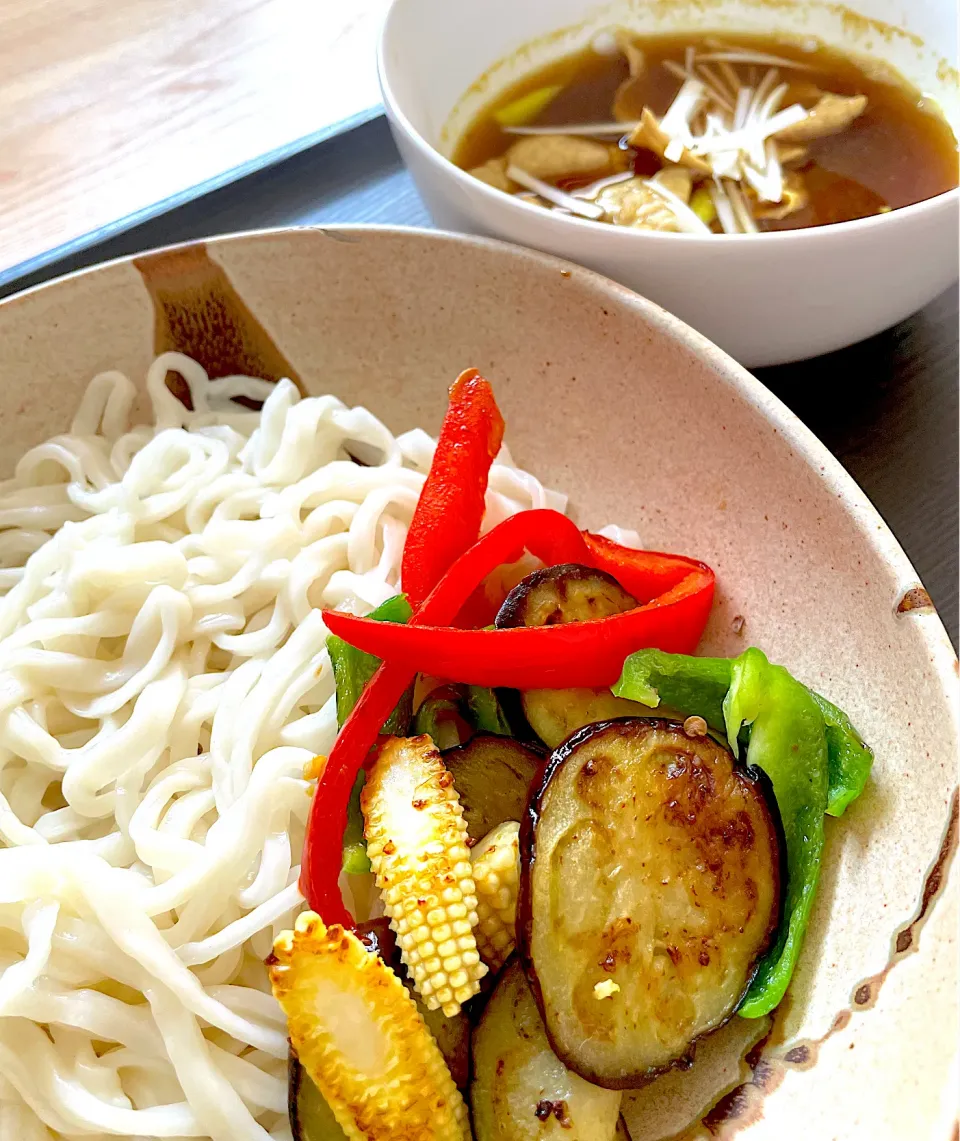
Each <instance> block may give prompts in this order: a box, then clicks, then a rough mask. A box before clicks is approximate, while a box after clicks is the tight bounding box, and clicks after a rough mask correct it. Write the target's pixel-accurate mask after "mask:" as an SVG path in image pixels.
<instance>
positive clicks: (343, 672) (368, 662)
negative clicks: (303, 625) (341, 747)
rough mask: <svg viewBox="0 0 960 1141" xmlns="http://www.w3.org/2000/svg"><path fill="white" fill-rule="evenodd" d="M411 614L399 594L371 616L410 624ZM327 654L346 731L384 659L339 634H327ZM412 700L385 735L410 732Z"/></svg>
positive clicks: (391, 720) (400, 707) (392, 720)
mask: <svg viewBox="0 0 960 1141" xmlns="http://www.w3.org/2000/svg"><path fill="white" fill-rule="evenodd" d="M411 614H413V611H412V610H411V609H410V603H409V602H407V599H406V596H405V595H402V594H398V595H397V596H396V597H395V598H388V599H387V601H386V602H382V603H381V604H380V605H379V606H378V607H377V608H376V610H373V611H371V613H370V617H371V618H376V619H377V620H378V621H380V622H400V623H406V622H409V621H410V616H411ZM327 652H328V653H329V654H330V662H331V664H332V666H333V680H334V681H335V682H336V686H337V727H338V728H340V729H342V728H343V723H344V721H346V719H347V718H348V717H349V716H350V714H351V713H352V712H353V707H354V706H355V705H356V704H357V702H358V701H359V700H360V694H361V693H363V688H364V686H365V685H366V684H367V682H368V681H369V680H370V679H371V678H372V677H373V675H374V674H375V673H376V672H377V670H378V669H379V667H380V659H379V658H377V657H374V655H373V654H365V653H364V652H363V650H358V649H355V648H354V647H353V646H350V645H348V644H347V643H346V642H345V641H344V640H343V639H342V638H338V637H337V636H336V635H335V634H328V635H327ZM410 700H412V697H411V698H410V699H407V695H404V698H401V700H400V702H399V704H398V705H397V708H396V709H395V710H394V711H393V713H391V714H390V717H389V719H388V720H387V723H386V724H385V725H384V727H383V728H384V732H386V733H395V734H399V733H401V732H406V728H407V724H408V722H409V720H410V715H411V711H410Z"/></svg>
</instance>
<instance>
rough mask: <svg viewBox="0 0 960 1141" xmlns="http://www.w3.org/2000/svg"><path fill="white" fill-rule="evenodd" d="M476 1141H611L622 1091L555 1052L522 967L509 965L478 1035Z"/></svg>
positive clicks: (474, 1090)
mask: <svg viewBox="0 0 960 1141" xmlns="http://www.w3.org/2000/svg"><path fill="white" fill-rule="evenodd" d="M473 1060H474V1070H473V1082H472V1084H471V1086H470V1104H471V1107H472V1109H473V1128H474V1132H475V1134H476V1139H477V1141H549V1139H551V1138H552V1139H554V1141H560V1139H561V1138H562V1139H563V1141H614V1139H615V1138H616V1137H617V1136H618V1132H617V1128H618V1125H617V1123H618V1121H619V1118H620V1098H621V1094H620V1093H619V1092H618V1091H616V1090H607V1089H600V1088H599V1087H598V1086H594V1085H591V1084H590V1083H589V1082H585V1081H584V1080H583V1079H582V1078H580V1077H578V1076H577V1075H576V1074H574V1073H571V1072H570V1071H569V1070H568V1069H567V1068H566V1066H564V1064H563V1063H562V1062H561V1061H560V1060H559V1058H557V1056H556V1055H555V1054H554V1053H553V1051H552V1050H551V1049H550V1043H549V1041H548V1040H547V1035H546V1032H545V1031H544V1029H543V1023H542V1022H541V1020H540V1012H539V1011H538V1010H537V1004H536V1001H535V1000H534V997H533V995H532V994H531V993H530V988H529V986H528V984H527V980H526V978H525V977H524V973H523V969H522V967H521V966H520V964H519V963H518V962H517V960H516V959H515V958H514V959H512V960H511V961H510V962H509V963H508V964H507V966H506V967H505V968H504V971H503V974H502V975H501V976H500V981H499V982H498V983H497V989H496V990H495V991H494V992H493V994H492V996H491V997H490V1000H489V1002H488V1003H487V1005H486V1008H485V1010H484V1012H483V1016H482V1017H481V1019H480V1023H479V1025H478V1026H477V1028H476V1030H474V1032H473Z"/></svg>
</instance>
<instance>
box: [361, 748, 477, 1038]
mask: <svg viewBox="0 0 960 1141" xmlns="http://www.w3.org/2000/svg"><path fill="white" fill-rule="evenodd" d="M360 806H361V809H362V811H363V818H364V833H365V836H366V840H367V855H368V857H369V858H370V863H371V865H372V867H373V870H374V873H375V875H376V880H377V887H379V889H380V892H381V894H382V896H383V905H384V909H385V911H386V913H387V915H388V916H389V917H390V922H391V926H392V927H393V929H394V931H395V932H396V933H397V942H398V944H399V945H400V952H401V955H402V957H403V961H404V963H405V964H406V967H407V970H408V971H409V972H410V975H411V977H412V979H413V983H414V986H415V987H416V989H417V991H418V992H419V994H420V996H421V997H422V999H423V1001H424V1003H425V1005H426V1006H427V1007H428V1008H429V1009H430V1010H436V1009H438V1008H439V1009H440V1010H442V1011H443V1013H444V1014H446V1015H447V1016H448V1017H452V1016H453V1015H454V1014H456V1013H457V1011H459V1009H460V1006H461V1004H462V1003H464V1002H466V1001H467V999H469V998H470V997H471V996H472V995H474V994H476V993H477V991H478V990H479V989H480V979H482V978H483V976H484V975H485V974H486V973H487V968H486V967H485V966H484V964H483V963H482V962H481V961H480V955H479V953H478V951H477V942H476V939H475V937H474V933H473V928H474V927H475V926H476V924H477V895H476V890H475V887H474V882H473V873H472V868H471V864H470V853H469V850H468V848H467V844H466V840H467V826H466V824H465V823H464V820H463V812H462V810H461V808H460V801H459V798H458V797H457V791H456V789H455V788H454V787H453V778H452V777H451V776H450V774H449V773H448V772H447V771H446V769H445V768H444V767H443V762H442V761H441V759H440V754H439V752H438V751H437V748H436V746H435V745H434V743H433V741H432V740H431V739H430V738H429V737H427V736H422V737H410V738H398V737H393V738H391V739H390V740H388V741H387V743H386V744H385V745H384V746H383V748H382V749H381V750H380V755H379V756H378V758H377V760H376V762H375V764H374V766H373V768H372V769H371V771H370V773H369V775H368V777H367V781H366V784H365V785H364V788H363V793H362V795H361V798H360Z"/></svg>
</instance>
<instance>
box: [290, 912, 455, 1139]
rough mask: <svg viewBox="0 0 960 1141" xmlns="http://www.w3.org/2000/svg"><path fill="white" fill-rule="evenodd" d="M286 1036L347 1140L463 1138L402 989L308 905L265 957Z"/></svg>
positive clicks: (439, 1063) (446, 1082)
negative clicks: (287, 1035)
mask: <svg viewBox="0 0 960 1141" xmlns="http://www.w3.org/2000/svg"><path fill="white" fill-rule="evenodd" d="M268 964H269V968H270V981H271V983H272V985H273V993H274V995H275V996H276V998H277V1001H278V1002H279V1003H280V1005H281V1007H282V1008H283V1011H284V1013H285V1014H286V1016H287V1020H288V1025H289V1031H290V1040H291V1042H292V1043H293V1047H294V1049H295V1050H296V1052H297V1054H298V1056H299V1058H300V1062H301V1064H302V1065H303V1066H304V1067H305V1069H306V1070H307V1072H308V1073H309V1074H310V1076H311V1078H313V1080H314V1082H315V1083H316V1085H317V1088H318V1089H319V1090H320V1092H321V1093H322V1094H323V1096H324V1098H325V1099H326V1101H327V1104H328V1105H329V1106H330V1108H331V1109H332V1110H333V1114H334V1116H335V1117H336V1119H337V1122H338V1124H339V1125H340V1127H341V1128H342V1129H343V1131H344V1132H345V1133H346V1135H347V1137H348V1138H349V1139H350V1141H372V1139H373V1138H376V1141H467V1139H468V1138H469V1136H470V1134H469V1128H468V1125H467V1110H466V1106H465V1105H464V1102H463V1099H462V1097H461V1096H460V1093H459V1091H458V1090H457V1088H456V1086H455V1085H454V1084H453V1079H452V1078H451V1076H450V1071H449V1070H448V1069H447V1065H446V1063H445V1062H444V1060H443V1056H442V1055H441V1053H440V1050H439V1048H438V1047H437V1044H436V1042H435V1041H434V1039H433V1036H432V1035H431V1034H430V1031H429V1030H428V1029H427V1028H426V1026H425V1025H424V1022H423V1019H422V1018H421V1017H420V1015H419V1013H418V1012H417V1008H416V1005H415V1003H414V1001H413V999H412V998H411V996H410V993H409V991H408V990H407V989H406V987H405V986H404V985H403V983H402V982H401V981H400V979H399V978H398V977H397V976H396V975H395V974H394V973H393V971H392V970H391V969H390V968H389V967H388V966H386V964H385V963H384V962H383V961H382V960H381V959H380V958H379V957H378V956H377V955H376V954H373V953H371V952H370V951H368V950H366V948H365V947H364V946H363V944H362V943H361V942H360V940H359V939H358V938H357V937H356V936H355V935H354V934H353V933H352V932H350V931H344V929H343V928H342V927H339V926H333V927H331V928H329V930H328V929H327V928H326V927H325V926H324V925H323V922H322V921H321V919H320V917H319V916H318V915H316V914H315V913H314V912H312V911H305V912H303V914H301V915H300V916H299V917H298V918H297V921H296V926H295V928H294V930H293V931H284V932H282V933H281V934H280V935H278V936H277V939H276V942H275V943H274V949H273V955H272V956H271V958H270V959H269V960H268Z"/></svg>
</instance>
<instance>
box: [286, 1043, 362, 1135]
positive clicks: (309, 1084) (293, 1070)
mask: <svg viewBox="0 0 960 1141" xmlns="http://www.w3.org/2000/svg"><path fill="white" fill-rule="evenodd" d="M287 1102H288V1104H287V1109H288V1111H289V1114H290V1131H291V1133H292V1134H293V1141H347V1135H346V1133H344V1131H343V1129H342V1128H341V1127H340V1126H339V1125H338V1124H337V1119H336V1118H335V1117H334V1116H333V1110H332V1109H331V1108H330V1106H329V1105H327V1102H326V1099H325V1098H324V1096H323V1094H322V1093H321V1092H320V1091H319V1090H318V1089H317V1087H316V1084H315V1083H314V1081H313V1079H312V1078H311V1077H310V1075H309V1074H308V1073H307V1071H306V1070H305V1069H304V1068H303V1066H301V1065H300V1059H299V1058H298V1057H297V1055H296V1053H295V1052H294V1050H293V1048H292V1047H291V1049H290V1062H289V1082H288V1085H287Z"/></svg>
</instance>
